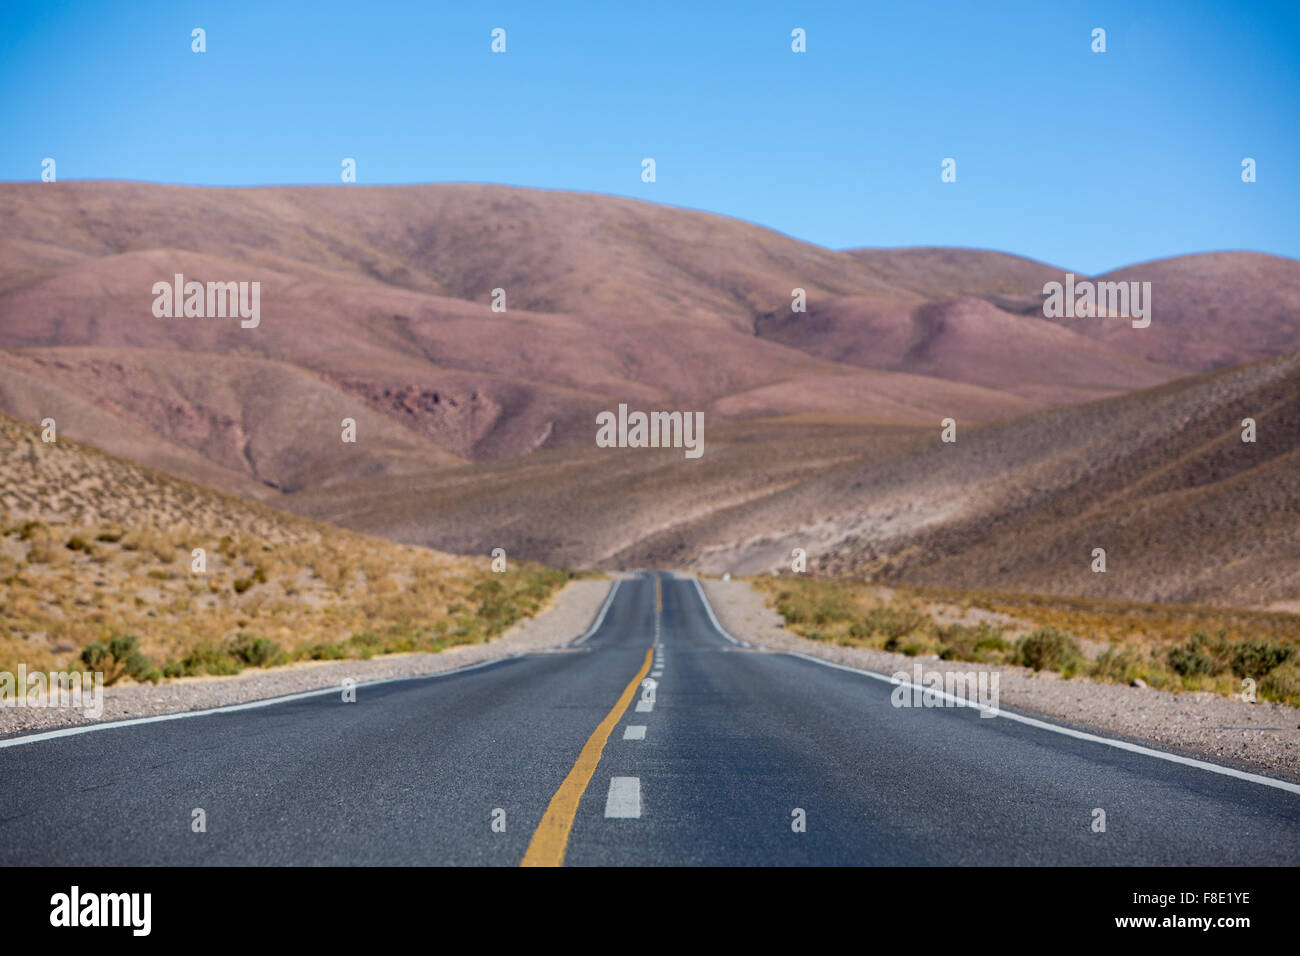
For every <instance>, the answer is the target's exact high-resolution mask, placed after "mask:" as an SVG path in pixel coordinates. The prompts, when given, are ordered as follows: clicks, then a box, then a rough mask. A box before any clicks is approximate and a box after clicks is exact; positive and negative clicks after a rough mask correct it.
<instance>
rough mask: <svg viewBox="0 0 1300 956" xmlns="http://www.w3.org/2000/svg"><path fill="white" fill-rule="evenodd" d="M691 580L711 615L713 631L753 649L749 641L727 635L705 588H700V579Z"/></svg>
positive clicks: (701, 601) (739, 644)
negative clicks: (705, 592)
mask: <svg viewBox="0 0 1300 956" xmlns="http://www.w3.org/2000/svg"><path fill="white" fill-rule="evenodd" d="M691 580H692V581H693V582H695V591H696V593H697V594H699V596H700V603H701V604H703V605H704V610H705V611H706V612H707V613H708V615H709V623H710V624H712V625H713V629H714V630H715V631H717V632H718V633H719V634H721V635H722V636H723V637H725V638H726V639H727V640H729V641H731V643H733V644H735V645H737V646H739V647H753V646H754V645H753V644H750V643H749V642H748V641H738V640H736V639H735V638H734V637H732V636H731V635H730V634H728V633H727V629H726V628H725V627H723V626H722V624H721V622H720V621H719V620H718V615H716V614H714V613H713V605H712V604H710V603H709V599H708V597H707V596H705V594H704V588H703V587H701V586H700V579H699V578H691Z"/></svg>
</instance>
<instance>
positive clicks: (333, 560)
mask: <svg viewBox="0 0 1300 956" xmlns="http://www.w3.org/2000/svg"><path fill="white" fill-rule="evenodd" d="M0 446H2V447H3V451H4V455H3V464H0V479H3V480H2V481H0V670H9V671H12V670H14V669H15V668H16V665H17V664H18V663H20V662H21V663H25V664H26V665H27V667H28V669H29V670H47V669H51V668H55V669H63V668H75V667H79V666H80V663H81V657H82V655H83V653H84V652H86V649H87V648H88V647H90V648H93V647H96V646H102V647H105V648H107V647H108V646H109V644H110V642H111V641H112V640H113V639H114V638H121V637H122V636H125V635H134V636H135V637H137V638H138V641H137V643H136V646H135V649H136V650H138V651H139V652H140V653H142V654H143V655H144V657H143V660H144V662H145V663H144V664H141V662H140V660H139V659H137V661H136V663H137V665H139V666H137V667H136V668H134V669H133V670H132V676H134V677H135V678H136V679H158V678H160V677H163V676H169V677H171V676H184V675H189V674H200V673H233V672H236V671H237V670H239V669H240V668H241V667H243V666H248V665H268V664H277V663H286V662H288V661H291V660H297V659H308V658H317V659H319V658H337V657H369V656H371V655H373V654H378V653H391V652H400V651H416V650H440V649H442V648H444V647H446V646H449V645H451V644H459V643H469V642H478V641H484V640H488V639H490V638H492V637H494V636H496V635H498V634H500V633H501V632H502V631H504V630H505V629H506V628H508V627H509V626H510V625H511V624H512V623H514V622H515V621H516V620H518V619H520V618H521V617H524V616H528V615H531V614H535V613H536V612H537V611H538V610H540V609H541V608H542V607H544V606H545V605H546V604H547V603H548V602H549V601H550V599H551V596H552V595H553V593H554V592H555V591H556V590H557V589H558V587H559V586H561V585H562V584H563V583H564V582H565V581H566V580H568V578H569V574H568V572H565V571H558V570H555V569H551V568H545V567H542V566H539V565H533V564H527V563H523V562H514V561H511V562H510V563H509V566H508V567H509V570H508V571H506V572H505V573H500V574H498V573H494V572H492V570H491V569H490V567H489V561H488V559H487V558H483V559H472V558H462V557H454V556H450V555H446V554H442V553H439V552H435V551H430V550H428V549H425V548H418V547H411V546H405V545H398V544H394V543H391V542H388V541H384V540H380V539H375V538H368V537H365V536H362V535H358V534H353V533H351V532H347V531H342V530H339V529H335V528H331V527H329V526H326V525H321V524H318V523H315V522H310V521H306V520H304V519H301V518H296V517H293V516H289V515H283V514H280V513H278V512H275V511H272V510H270V509H267V508H263V507H261V506H258V505H254V504H250V503H247V502H244V501H241V500H239V499H235V498H231V497H227V496H224V495H221V494H218V493H215V492H210V491H207V490H206V489H202V488H199V487H197V486H193V485H187V484H185V483H184V482H179V481H176V480H174V479H171V478H168V477H166V476H163V475H159V474H157V473H153V472H150V471H148V470H147V469H142V468H139V467H137V466H135V465H132V464H130V463H127V462H124V461H121V460H119V459H115V458H112V457H111V456H107V455H101V454H99V453H97V452H94V451H93V450H90V449H86V448H83V447H81V446H77V445H76V444H75V443H70V442H65V441H60V442H59V443H58V444H51V445H44V444H42V443H41V442H40V441H39V438H36V437H35V436H34V435H33V430H32V429H30V428H27V427H25V426H22V425H20V424H18V423H15V422H13V421H12V420H9V419H4V418H0ZM199 549H201V551H202V552H203V557H204V563H203V566H202V567H201V569H200V566H199V565H196V562H195V557H196V556H195V552H196V550H199ZM91 653H92V654H93V653H94V652H93V650H92V651H91Z"/></svg>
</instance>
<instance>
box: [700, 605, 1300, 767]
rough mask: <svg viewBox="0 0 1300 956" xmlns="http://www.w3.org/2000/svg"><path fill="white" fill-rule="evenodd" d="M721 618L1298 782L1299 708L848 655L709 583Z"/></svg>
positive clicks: (765, 635)
mask: <svg viewBox="0 0 1300 956" xmlns="http://www.w3.org/2000/svg"><path fill="white" fill-rule="evenodd" d="M700 583H701V584H702V585H703V586H704V590H705V593H706V594H708V597H709V602H710V603H711V604H712V605H713V608H714V611H715V612H716V613H717V615H718V620H719V621H720V622H721V623H722V625H723V627H725V628H726V629H727V630H728V631H730V632H731V634H732V635H733V636H735V637H738V638H742V639H744V640H747V641H750V642H752V643H753V644H755V645H757V646H758V647H761V648H763V649H766V650H769V651H791V652H796V653H800V654H807V655H808V656H810V657H819V658H822V659H824V660H828V661H833V662H835V663H838V664H846V665H849V666H851V667H860V668H862V669H863V670H870V671H875V672H877V673H880V674H885V675H890V674H894V673H896V672H898V671H906V672H907V673H909V674H910V673H912V669H913V667H914V666H915V665H916V664H917V662H918V661H919V662H920V663H921V664H922V666H923V667H925V668H926V669H933V670H944V669H949V668H950V669H953V670H962V671H969V670H974V669H982V670H988V671H990V672H991V673H992V672H996V673H997V674H998V675H999V677H998V686H999V698H1000V699H999V706H1001V707H1005V708H1006V709H1008V710H1012V711H1016V712H1019V713H1023V714H1027V715H1032V716H1037V717H1042V718H1045V719H1048V720H1051V721H1053V722H1055V723H1059V724H1064V725H1067V726H1070V727H1074V728H1077V729H1080V730H1090V731H1093V732H1097V733H1101V734H1104V735H1106V736H1111V737H1119V738H1122V739H1125V740H1129V741H1132V742H1134V743H1142V744H1149V745H1152V746H1154V747H1156V748H1159V749H1162V750H1168V751H1173V752H1177V753H1182V754H1184V755H1187V756H1192V757H1200V758H1202V759H1206V760H1211V761H1213V762H1215V763H1219V764H1223V765H1225V766H1234V767H1237V768H1238V769H1243V770H1252V771H1257V772H1262V773H1264V774H1267V775H1269V776H1274V777H1279V778H1282V779H1285V780H1290V781H1294V782H1300V710H1297V709H1296V708H1293V707H1288V706H1286V705H1284V704H1274V703H1270V702H1261V703H1257V704H1250V703H1246V702H1244V701H1240V700H1232V699H1230V698H1227V697H1220V696H1218V695H1217V694H1208V693H1181V694H1174V693H1170V692H1169V691H1162V690H1156V689H1154V688H1147V687H1129V686H1127V685H1123V684H1109V683H1105V682H1102V681H1093V680H1087V679H1084V678H1075V679H1072V680H1065V679H1063V678H1061V677H1060V676H1059V675H1058V674H1055V673H1051V672H1041V673H1035V672H1034V671H1032V670H1030V669H1028V668H1024V667H998V666H994V667H990V666H989V665H983V664H980V665H976V664H972V663H968V662H961V661H951V662H949V661H940V660H938V659H937V658H935V657H930V658H919V657H908V656H906V655H904V654H895V653H891V652H889V651H882V650H876V649H873V648H858V647H841V646H839V645H836V644H827V643H824V642H821V641H812V640H808V639H807V638H803V637H799V636H798V635H796V634H793V633H791V632H790V631H788V630H786V629H785V627H784V624H783V621H782V618H781V615H780V614H778V613H777V612H776V611H774V610H773V609H771V608H769V607H768V606H767V605H766V603H765V602H764V600H763V597H762V595H761V594H759V593H758V592H757V591H755V590H754V589H753V588H751V587H750V586H749V585H748V584H746V583H745V582H744V581H738V580H731V581H721V580H716V579H711V580H708V579H701V581H700Z"/></svg>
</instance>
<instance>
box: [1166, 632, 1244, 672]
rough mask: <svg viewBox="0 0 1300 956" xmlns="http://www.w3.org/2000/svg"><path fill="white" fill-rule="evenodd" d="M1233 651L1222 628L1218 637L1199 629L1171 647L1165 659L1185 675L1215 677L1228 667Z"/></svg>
mask: <svg viewBox="0 0 1300 956" xmlns="http://www.w3.org/2000/svg"><path fill="white" fill-rule="evenodd" d="M1232 653H1233V650H1232V644H1231V643H1230V642H1229V641H1228V634H1227V632H1226V631H1223V630H1220V631H1219V633H1218V635H1217V636H1216V637H1210V635H1209V634H1207V633H1206V632H1205V631H1197V632H1196V633H1195V634H1193V635H1192V636H1191V637H1190V638H1188V639H1187V642H1186V643H1184V644H1180V645H1178V646H1177V647H1171V648H1170V649H1169V653H1168V654H1167V655H1166V658H1165V659H1166V661H1167V662H1168V664H1169V667H1170V669H1172V670H1173V671H1174V672H1175V673H1177V674H1180V675H1182V676H1183V677H1201V676H1206V677H1213V676H1217V675H1218V674H1222V673H1223V672H1224V671H1225V670H1227V669H1228V664H1229V661H1230V659H1231V657H1232Z"/></svg>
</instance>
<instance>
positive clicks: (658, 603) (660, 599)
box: [655, 574, 664, 614]
mask: <svg viewBox="0 0 1300 956" xmlns="http://www.w3.org/2000/svg"><path fill="white" fill-rule="evenodd" d="M663 612H664V582H663V578H661V577H659V575H658V574H656V575H655V613H656V614H662V613H663Z"/></svg>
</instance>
